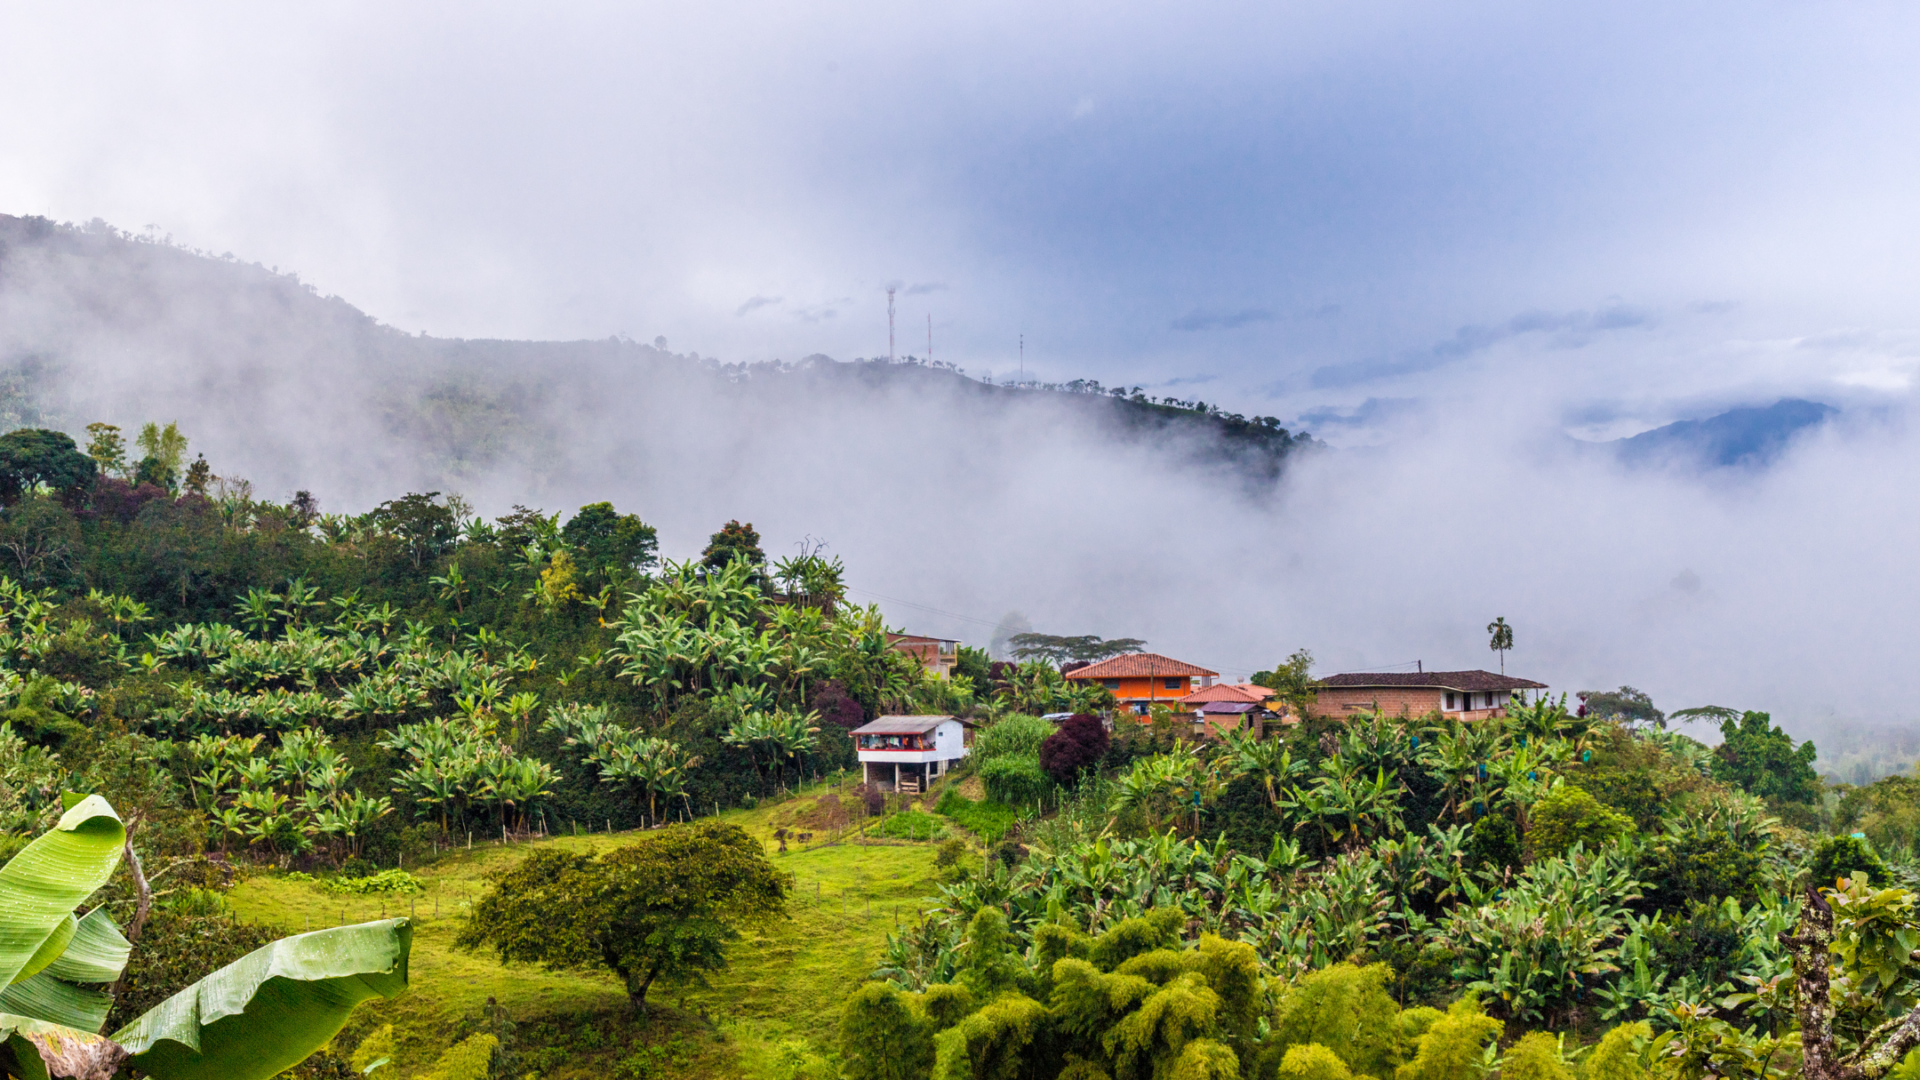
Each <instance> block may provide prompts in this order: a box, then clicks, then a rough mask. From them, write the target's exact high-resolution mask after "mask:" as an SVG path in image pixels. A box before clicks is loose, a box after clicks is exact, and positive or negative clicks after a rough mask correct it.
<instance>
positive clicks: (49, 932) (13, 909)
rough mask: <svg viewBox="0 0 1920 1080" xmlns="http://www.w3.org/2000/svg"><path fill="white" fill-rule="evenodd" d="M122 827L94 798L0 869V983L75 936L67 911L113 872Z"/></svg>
mask: <svg viewBox="0 0 1920 1080" xmlns="http://www.w3.org/2000/svg"><path fill="white" fill-rule="evenodd" d="M126 838H127V830H126V826H124V825H122V824H121V823H120V817H119V815H117V814H115V813H114V812H113V807H111V806H108V805H107V800H105V799H102V798H101V797H100V796H98V795H88V796H86V797H85V798H80V799H74V800H73V801H72V805H71V806H69V807H68V808H67V812H66V813H64V814H62V815H60V822H59V824H57V825H55V826H54V827H53V829H52V831H50V832H47V833H44V834H42V835H41V836H39V837H36V838H35V839H34V841H33V843H31V844H28V845H27V846H26V847H25V848H24V849H23V850H22V851H21V852H20V854H18V855H15V856H14V857H13V858H12V859H11V860H9V861H8V862H7V864H6V865H5V866H0V986H5V985H8V984H11V983H16V982H19V981H20V980H22V979H25V978H28V977H30V976H32V975H34V974H37V973H38V972H39V971H40V970H41V969H43V968H45V967H47V966H48V965H50V964H52V963H53V962H54V961H55V960H57V959H59V957H60V955H61V953H62V952H63V951H65V949H66V948H67V946H68V945H69V944H71V942H72V939H73V938H74V937H75V936H76V934H77V930H78V924H77V923H76V921H75V920H74V917H73V909H74V908H76V907H78V906H80V903H81V902H82V901H84V900H85V899H86V898H87V897H89V896H92V895H93V894H94V892H95V891H96V890H98V889H99V888H100V886H102V885H105V884H106V883H107V879H108V878H109V877H112V876H113V869H114V867H116V866H118V865H119V864H120V846H121V845H122V844H123V843H125V841H126Z"/></svg>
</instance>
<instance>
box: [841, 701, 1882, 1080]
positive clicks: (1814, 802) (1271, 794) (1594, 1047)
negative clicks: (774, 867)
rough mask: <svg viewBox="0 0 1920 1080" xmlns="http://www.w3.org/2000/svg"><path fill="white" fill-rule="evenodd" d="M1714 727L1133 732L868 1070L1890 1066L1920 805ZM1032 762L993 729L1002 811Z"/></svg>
mask: <svg viewBox="0 0 1920 1080" xmlns="http://www.w3.org/2000/svg"><path fill="white" fill-rule="evenodd" d="M1285 667H1286V666H1285V665H1282V667H1281V669H1279V670H1281V671H1282V672H1284V670H1285ZM1270 681H1284V680H1279V679H1273V680H1270ZM1602 704H1604V702H1603V703H1602ZM1714 712H1715V713H1716V714H1719V713H1724V712H1726V711H1725V710H1715V711H1714ZM1583 714H1584V715H1583ZM1720 718H1721V721H1722V723H1721V735H1722V742H1721V744H1720V745H1719V746H1718V747H1715V748H1713V749H1709V748H1707V747H1706V746H1704V745H1702V744H1700V743H1699V742H1696V741H1695V740H1692V739H1690V738H1687V737H1686V736H1684V735H1680V734H1678V733H1675V732H1671V731H1668V730H1666V729H1665V728H1664V727H1662V726H1660V725H1659V724H1657V723H1644V724H1636V723H1632V722H1628V721H1624V720H1622V719H1621V718H1620V717H1619V716H1618V714H1617V712H1615V711H1612V710H1608V709H1605V708H1596V709H1594V710H1579V711H1570V710H1569V709H1568V708H1567V707H1566V705H1565V703H1564V701H1553V700H1541V701H1537V702H1535V703H1533V704H1530V705H1526V706H1522V707H1516V708H1514V709H1513V710H1512V712H1511V715H1509V716H1506V717H1503V718H1495V719H1491V720H1484V721H1474V722H1471V723H1466V724H1463V723H1459V722H1453V721H1447V720H1443V719H1442V718H1441V717H1439V716H1437V715H1435V716H1426V717H1392V716H1380V715H1375V716H1359V717H1347V718H1342V719H1340V720H1337V721H1335V720H1325V719H1314V720H1309V721H1308V722H1306V723H1302V724H1298V725H1295V726H1289V727H1287V728H1285V729H1284V730H1281V731H1278V732H1266V733H1264V736H1263V735H1260V734H1255V733H1249V732H1227V733H1224V734H1223V735H1222V736H1221V737H1220V738H1218V739H1208V740H1199V741H1194V740H1191V739H1190V738H1188V737H1187V733H1186V732H1185V731H1184V730H1181V729H1180V728H1179V727H1177V726H1175V725H1174V724H1172V722H1171V721H1170V719H1169V718H1166V717H1161V718H1159V719H1158V720H1157V721H1156V722H1155V723H1154V724H1152V725H1147V726H1141V725H1135V724H1126V725H1123V727H1122V728H1121V730H1120V731H1119V732H1117V733H1116V734H1117V737H1116V738H1115V739H1114V740H1113V744H1112V747H1113V748H1112V749H1111V750H1109V751H1108V753H1107V754H1106V755H1105V756H1104V758H1103V759H1102V762H1101V764H1100V765H1099V766H1096V769H1095V770H1094V771H1082V772H1076V773H1075V774H1074V777H1075V779H1074V781H1073V786H1072V789H1071V791H1070V792H1068V791H1060V790H1057V789H1056V790H1055V791H1054V792H1052V793H1051V795H1049V794H1048V793H1046V792H1039V793H1036V792H1033V791H1030V790H1028V791H1023V792H1022V794H1024V795H1026V796H1027V797H1029V798H1034V797H1035V796H1036V795H1037V797H1038V799H1039V802H1040V804H1041V805H1045V804H1046V803H1047V801H1048V800H1049V799H1051V800H1053V801H1054V802H1057V803H1058V804H1059V806H1060V809H1059V810H1058V811H1057V812H1055V813H1043V814H1033V815H1030V816H1028V817H1027V819H1026V820H1024V821H1022V822H1019V823H1017V824H1014V825H1013V826H1012V828H1011V830H1010V831H1009V832H1008V834H1007V836H1006V838H1005V839H1002V840H1001V841H1000V846H999V847H998V848H996V849H995V851H996V854H998V855H1000V856H1001V857H1000V858H996V859H992V860H989V861H987V862H985V863H983V864H981V865H979V866H978V867H977V868H972V869H968V870H966V871H964V872H961V873H959V874H958V875H957V876H955V877H954V878H953V879H952V880H950V882H949V883H948V884H947V885H945V886H944V887H943V889H942V898H941V903H940V904H939V905H938V906H937V907H936V908H935V910H934V911H933V912H932V913H931V914H930V916H929V917H928V918H927V919H925V920H924V921H923V922H922V923H920V924H919V925H917V926H915V927H913V928H911V929H910V930H907V931H905V932H903V933H902V934H900V935H897V936H896V937H895V938H894V939H893V940H892V944H891V948H890V950H889V957H888V960H887V962H886V964H885V965H884V966H883V967H882V968H881V970H880V971H878V972H877V973H876V981H875V982H872V983H869V984H868V985H867V986H866V987H864V988H862V990H861V991H860V993H859V994H857V995H855V997H854V998H853V1000H852V1001H851V1002H849V1005H848V1007H847V1009H846V1011H845V1013H844V1015H843V1020H842V1049H843V1054H844V1057H845V1061H846V1068H847V1073H848V1075H850V1076H855V1077H868V1076H874V1077H880V1076H903V1077H904V1076H920V1075H928V1074H932V1075H936V1076H939V1077H943V1078H948V1077H951V1078H966V1077H971V1078H978V1080H985V1078H988V1077H1026V1076H1033V1077H1052V1076H1067V1075H1069V1074H1071V1075H1073V1076H1075V1077H1095V1076H1106V1077H1146V1076H1153V1077H1162V1076H1166V1077H1173V1076H1178V1077H1189V1076H1221V1077H1226V1076H1245V1077H1274V1076H1277V1077H1338V1076H1349V1075H1361V1076H1378V1077H1397V1078H1398V1080H1415V1078H1425V1077H1436V1078H1437V1077H1460V1078H1468V1077H1480V1076H1485V1075H1489V1074H1493V1073H1496V1072H1497V1073H1498V1075H1500V1076H1501V1077H1503V1078H1509V1080H1512V1078H1519V1077H1570V1076H1574V1075H1577V1074H1582V1073H1584V1074H1585V1075H1591V1076H1609V1077H1613V1076H1674V1077H1689V1078H1698V1077H1708V1076H1753V1077H1762V1076H1796V1075H1816V1076H1880V1075H1886V1074H1887V1072H1888V1070H1889V1069H1890V1068H1891V1067H1892V1066H1893V1065H1894V1064H1895V1063H1897V1062H1898V1061H1899V1060H1900V1058H1901V1056H1902V1055H1903V1054H1905V1053H1907V1052H1908V1051H1909V1050H1911V1049H1912V1047H1913V1046H1914V1045H1915V1036H1916V1035H1920V1025H1917V1024H1915V1023H1914V1017H1915V1016H1917V1015H1920V1014H1916V1013H1915V1012H1914V1009H1915V1006H1916V1003H1920V952H1916V951H1915V947H1916V946H1920V911H1916V909H1915V903H1914V893H1913V892H1912V891H1911V890H1912V889H1913V888H1914V887H1915V886H1916V885H1920V865H1917V864H1916V862H1915V851H1916V846H1915V845H1916V842H1920V831H1917V830H1916V818H1915V813H1916V811H1915V810H1914V806H1915V800H1914V797H1913V796H1914V794H1915V792H1914V791H1913V784H1914V782H1913V781H1912V780H1910V779H1908V778H1906V777H1893V778H1889V779H1886V780H1882V781H1880V782H1878V783H1876V784H1874V785H1872V786H1869V787H1865V788H1857V789H1855V788H1848V787H1846V786H1845V785H1838V786H1837V787H1831V788H1827V787H1824V786H1823V784H1822V783H1821V781H1820V780H1819V779H1818V777H1817V776H1816V775H1815V773H1814V771H1813V769H1812V767H1811V762H1812V761H1813V759H1814V750H1813V748H1812V747H1811V746H1809V745H1805V744H1800V745H1796V744H1795V743H1794V741H1793V740H1792V739H1791V738H1789V737H1788V736H1787V735H1785V734H1784V733H1783V732H1782V731H1781V730H1780V729H1779V728H1778V727H1777V726H1774V725H1773V724H1772V723H1771V721H1770V718H1769V717H1767V716H1766V715H1765V714H1762V713H1752V712H1748V713H1741V714H1733V715H1722V716H1721V717H1720ZM1001 723H1002V725H1009V724H1021V723H1022V722H1021V721H1017V720H1012V719H1009V720H1003V721H1002V722H1001ZM998 730H999V729H998V728H992V729H989V732H988V734H992V733H994V732H996V731H998ZM1073 737H1074V736H1073V734H1071V733H1070V725H1063V726H1062V728H1061V730H1060V731H1059V732H1056V733H1055V734H1054V735H1051V736H1047V738H1048V739H1052V740H1055V741H1056V744H1057V743H1058V742H1059V741H1066V740H1071V739H1072V738H1073ZM1032 742H1033V736H1032V735H1030V734H1028V733H1026V732H1024V731H1019V732H1018V734H1017V735H1015V736H1013V737H1010V738H1006V739H1001V740H994V741H993V744H990V743H989V740H988V739H987V738H985V737H983V738H982V739H981V740H980V747H979V749H980V750H981V755H980V758H979V759H977V760H976V761H975V763H974V767H975V768H976V769H977V770H978V771H979V772H980V774H981V775H982V776H983V777H984V778H985V779H986V780H987V787H988V791H989V792H992V791H993V790H994V788H995V782H996V781H995V778H996V777H1002V778H1009V777H1019V776H1022V775H1023V770H1022V768H1020V766H1019V763H1018V762H1019V758H1020V756H1021V754H1022V751H1020V750H1014V751H1005V750H999V749H997V748H996V746H997V744H1001V743H1005V744H1013V745H1016V746H1026V745H1030V744H1031V743H1032ZM1036 757H1037V755H1036ZM999 783H1000V785H1001V786H1002V787H1003V788H1005V787H1007V786H1008V783H1009V782H1008V780H1006V779H1002V780H1000V781H999ZM1009 794H1011V793H1010V792H1009ZM1815 956H1817V957H1818V958H1819V959H1818V961H1815V960H1813V959H1811V958H1812V957H1815ZM1829 979H1830V980H1831V981H1830V982H1829ZM1803 1028H1804V1029H1805V1030H1807V1031H1811V1032H1814V1033H1816V1035H1819V1036H1821V1038H1820V1039H1809V1040H1806V1045H1804V1046H1803V1040H1802V1030H1803Z"/></svg>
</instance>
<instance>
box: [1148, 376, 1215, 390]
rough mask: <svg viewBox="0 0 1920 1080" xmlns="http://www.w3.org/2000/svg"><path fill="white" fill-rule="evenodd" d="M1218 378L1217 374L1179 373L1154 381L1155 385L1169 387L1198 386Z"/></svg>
mask: <svg viewBox="0 0 1920 1080" xmlns="http://www.w3.org/2000/svg"><path fill="white" fill-rule="evenodd" d="M1219 378H1220V376H1218V375H1179V376H1176V377H1174V378H1171V379H1168V380H1167V381H1165V382H1162V383H1156V384H1155V385H1157V386H1164V387H1167V388H1169V389H1171V388H1172V387H1175V386H1199V385H1201V384H1203V383H1210V382H1217V381H1219Z"/></svg>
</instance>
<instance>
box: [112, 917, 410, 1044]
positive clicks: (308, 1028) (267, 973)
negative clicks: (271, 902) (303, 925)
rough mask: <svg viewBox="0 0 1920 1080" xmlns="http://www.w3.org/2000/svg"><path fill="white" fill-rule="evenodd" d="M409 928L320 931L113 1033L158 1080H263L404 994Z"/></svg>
mask: <svg viewBox="0 0 1920 1080" xmlns="http://www.w3.org/2000/svg"><path fill="white" fill-rule="evenodd" d="M412 945H413V928H412V926H411V925H410V924H409V922H408V920H406V919H385V920H382V921H380V922H370V923H361V924H359V925H357V926H342V927H338V928H335V929H332V930H316V931H314V932H312V933H310V934H300V935H297V936H295V937H290V938H282V939H280V940H279V941H276V942H274V943H273V944H271V945H267V946H264V947H262V948H259V949H256V950H254V951H253V952H250V953H248V954H247V955H245V956H243V957H241V958H240V959H238V960H235V961H234V962H233V963H231V964H228V965H227V966H226V967H223V968H221V969H220V970H219V971H216V972H214V973H213V974H211V975H209V976H207V977H206V978H204V979H201V980H200V981H199V982H197V983H194V984H193V985H192V986H189V987H187V988H186V989H185V990H182V991H180V992H179V993H178V994H175V995H174V996H172V997H170V998H168V999H167V1000H165V1001H163V1002H161V1003H160V1004H158V1005H156V1006H154V1007H153V1009H152V1010H151V1011H150V1012H148V1013H147V1014H146V1015H145V1016H142V1017H141V1018H140V1019H138V1020H135V1021H134V1022H133V1023H131V1024H128V1025H127V1026H126V1027H124V1028H121V1029H120V1030H119V1031H116V1032H114V1033H113V1041H114V1042H116V1043H119V1044H120V1045H121V1046H124V1047H125V1048H126V1049H127V1051H128V1052H129V1053H131V1054H132V1055H133V1058H132V1061H131V1062H130V1064H132V1065H133V1066H135V1067H136V1068H139V1069H141V1070H143V1071H145V1072H147V1073H149V1074H151V1075H152V1076H154V1077H156V1078H158V1080H266V1078H267V1077H271V1076H274V1075H275V1074H277V1073H280V1072H282V1071H284V1070H286V1069H288V1068H291V1067H292V1066H294V1065H296V1064H298V1063H300V1062H301V1061H303V1060H305V1059H306V1057H307V1056H308V1055H309V1054H311V1053H313V1052H314V1051H315V1050H318V1049H319V1048H320V1047H322V1046H324V1045H326V1043H327V1041H328V1040H329V1039H331V1038H333V1036H334V1034H335V1033H337V1032H338V1031H339V1030H340V1028H341V1026H342V1025H343V1024H345V1023H346V1022H347V1014H348V1013H350V1012H352V1011H353V1007H354V1006H355V1005H358V1004H359V1003H360V1002H362V1001H365V1000H367V999H368V998H371V997H374V996H380V997H392V996H393V995H395V994H397V993H399V992H400V991H402V990H404V989H406V986H407V954H408V951H409V949H410V948H411V947H412Z"/></svg>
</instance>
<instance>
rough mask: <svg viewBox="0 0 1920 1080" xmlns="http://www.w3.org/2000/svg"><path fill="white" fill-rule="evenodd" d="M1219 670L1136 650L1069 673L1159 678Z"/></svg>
mask: <svg viewBox="0 0 1920 1080" xmlns="http://www.w3.org/2000/svg"><path fill="white" fill-rule="evenodd" d="M1218 674H1220V673H1219V672H1217V671H1208V670H1207V669H1206V668H1203V667H1196V666H1194V665H1193V664H1189V663H1186V662H1184V661H1181V660H1175V659H1173V658H1172V657H1168V656H1161V655H1160V654H1159V653H1150V652H1136V653H1127V654H1126V655H1124V656H1115V657H1112V658H1110V659H1107V660H1102V661H1100V662H1099V663H1097V664H1093V665H1090V666H1088V667H1083V668H1081V669H1080V670H1079V671H1075V672H1071V673H1069V674H1068V675H1067V678H1069V679H1141V678H1152V679H1157V678H1160V677H1161V676H1172V675H1218Z"/></svg>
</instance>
